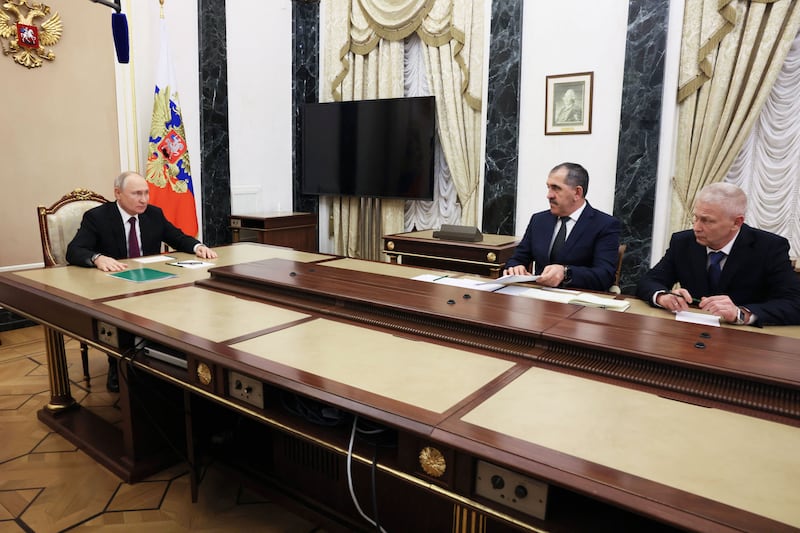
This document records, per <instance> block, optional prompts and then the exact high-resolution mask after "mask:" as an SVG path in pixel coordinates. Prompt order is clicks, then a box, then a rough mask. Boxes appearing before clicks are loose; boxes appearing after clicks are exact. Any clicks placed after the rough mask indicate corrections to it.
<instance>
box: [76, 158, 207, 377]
mask: <svg viewBox="0 0 800 533" xmlns="http://www.w3.org/2000/svg"><path fill="white" fill-rule="evenodd" d="M114 197H115V198H116V199H117V201H116V202H109V203H106V204H102V205H99V206H97V207H95V208H93V209H90V210H89V211H87V212H86V213H84V215H83V220H81V225H80V227H79V228H78V233H77V234H76V235H75V237H74V238H73V239H72V241H71V242H70V243H69V245H68V246H67V262H69V263H70V264H71V265H78V266H84V267H96V268H98V269H100V270H103V271H105V272H118V271H120V270H125V269H126V268H128V265H126V264H125V263H123V262H121V261H120V260H121V259H124V258H129V257H138V256H142V255H155V254H158V253H161V243H162V242H165V243H167V244H168V245H169V246H171V247H172V248H174V249H176V250H179V251H181V252H188V253H193V254H195V255H197V257H200V258H203V259H212V258H214V257H217V254H216V252H214V250H212V249H210V248H208V247H207V246H206V245H204V244H203V243H201V242H200V241H198V240H197V239H195V238H193V237H190V236H188V235H186V234H184V233H183V232H182V231H181V230H179V229H178V228H176V227H175V226H173V225H172V224H171V223H170V222H169V221H168V220H167V219H166V217H165V216H164V213H163V212H162V211H161V209H160V208H158V207H155V206H152V205H148V202H149V200H150V192H149V189H148V186H147V181H146V180H145V179H144V178H143V177H142V176H140V175H139V174H137V173H136V172H123V173H122V174H120V175H119V176H118V177H117V179H116V180H114ZM108 363H109V368H108V379H107V381H106V387H107V388H108V389H109V390H111V391H114V392H116V391H118V390H119V381H118V378H117V360H116V359H114V358H112V357H109V358H108Z"/></svg>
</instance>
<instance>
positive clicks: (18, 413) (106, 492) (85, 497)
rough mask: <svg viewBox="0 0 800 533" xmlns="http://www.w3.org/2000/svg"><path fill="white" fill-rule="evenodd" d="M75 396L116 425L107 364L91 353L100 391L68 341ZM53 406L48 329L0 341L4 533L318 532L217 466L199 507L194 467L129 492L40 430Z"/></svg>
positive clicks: (0, 516)
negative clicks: (44, 411) (43, 412)
mask: <svg viewBox="0 0 800 533" xmlns="http://www.w3.org/2000/svg"><path fill="white" fill-rule="evenodd" d="M66 349H67V359H68V364H69V371H70V378H71V380H72V395H73V397H74V398H75V399H76V401H78V402H80V403H81V405H83V406H86V407H88V408H90V409H92V411H94V412H95V413H97V414H98V415H100V416H102V417H104V418H106V419H107V420H110V421H112V422H113V421H118V419H119V411H118V409H117V408H116V406H115V402H116V396H117V395H116V394H112V393H108V392H106V390H105V377H106V376H105V374H106V371H107V368H108V364H107V362H106V356H105V355H104V354H103V353H101V352H98V351H95V350H92V349H90V352H89V354H90V355H89V369H90V373H91V379H92V382H91V384H92V386H91V387H87V386H86V384H85V383H84V382H83V379H82V375H81V374H82V372H81V363H80V353H79V346H78V343H77V342H76V341H75V340H72V339H67V342H66ZM49 399H50V392H49V380H48V376H47V357H46V355H45V345H44V340H43V332H42V328H41V327H39V326H35V327H27V328H23V329H16V330H11V331H4V332H0V533H12V532H13V533H17V532H35V533H48V532H55V531H79V532H85V531H104V532H106V531H111V532H117V531H137V532H140V531H143V530H145V529H149V530H151V531H154V532H155V531H158V532H159V533H161V532H173V531H175V532H179V531H199V532H217V531H259V532H266V533H272V532H275V533H294V532H297V533H311V532H315V533H320V532H322V529H320V528H319V527H318V526H317V525H316V524H314V523H312V522H310V521H309V520H307V519H305V518H304V517H302V516H299V515H297V514H293V513H292V512H290V511H288V510H287V509H285V508H283V507H281V506H280V505H277V504H275V503H272V502H270V501H267V500H265V499H264V498H263V497H261V496H260V495H257V494H254V493H252V492H250V491H248V490H247V489H245V488H244V487H242V486H241V485H240V484H239V482H238V481H235V480H231V479H228V478H227V476H226V474H225V473H224V471H222V470H217V469H215V468H214V467H213V465H212V466H211V467H209V469H208V470H207V471H206V473H205V476H204V479H203V482H202V483H201V485H200V491H199V499H198V502H197V503H194V504H193V503H192V501H191V496H190V487H189V474H188V468H187V466H186V465H175V466H173V467H171V468H168V469H167V470H164V471H162V472H160V473H159V474H157V475H155V476H152V477H150V478H148V479H146V480H144V481H141V482H139V483H136V484H133V485H129V484H127V483H124V482H122V481H120V479H119V478H117V477H116V476H115V475H114V474H112V473H111V472H109V471H108V470H106V469H105V468H104V467H102V466H100V465H99V464H97V463H96V462H94V460H92V459H91V458H89V457H88V456H87V455H86V454H84V453H83V452H81V451H80V450H78V449H77V448H76V447H75V446H74V445H73V444H71V443H70V442H68V441H67V440H65V439H64V438H62V437H61V436H60V435H59V434H57V433H54V432H53V431H51V430H50V429H49V428H48V427H47V426H45V425H44V424H42V423H41V422H39V420H38V419H37V417H36V412H37V411H38V410H39V409H41V408H42V407H43V406H44V405H45V404H46V403H47V402H48V400H49Z"/></svg>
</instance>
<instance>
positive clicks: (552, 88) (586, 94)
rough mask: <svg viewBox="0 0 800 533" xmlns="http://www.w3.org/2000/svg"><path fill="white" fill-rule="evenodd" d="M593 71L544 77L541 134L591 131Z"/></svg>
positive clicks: (567, 133)
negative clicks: (544, 87) (542, 129)
mask: <svg viewBox="0 0 800 533" xmlns="http://www.w3.org/2000/svg"><path fill="white" fill-rule="evenodd" d="M593 81H594V72H578V73H575V74H558V75H554V76H547V77H546V84H547V87H546V90H545V104H544V134H545V135H569V134H575V133H592V85H593Z"/></svg>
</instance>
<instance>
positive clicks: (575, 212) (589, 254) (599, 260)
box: [504, 163, 620, 291]
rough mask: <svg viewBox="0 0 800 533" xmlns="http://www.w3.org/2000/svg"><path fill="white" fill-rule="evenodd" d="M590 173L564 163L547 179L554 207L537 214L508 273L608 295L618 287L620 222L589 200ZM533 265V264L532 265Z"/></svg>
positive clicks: (506, 270) (574, 165) (554, 285)
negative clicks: (535, 276) (592, 204)
mask: <svg viewBox="0 0 800 533" xmlns="http://www.w3.org/2000/svg"><path fill="white" fill-rule="evenodd" d="M588 189H589V173H588V172H587V171H586V169H585V168H583V167H582V166H581V165H578V164H576V163H562V164H560V165H558V166H556V167H555V168H553V170H551V171H550V174H549V175H548V176H547V200H548V201H549V202H550V209H549V210H548V211H542V212H539V213H535V214H534V215H533V216H532V217H531V220H530V222H529V223H528V228H527V229H526V230H525V235H524V236H523V237H522V240H521V241H520V243H519V244H518V245H517V249H516V250H515V251H514V255H513V257H511V259H509V261H508V262H507V263H506V268H505V271H504V273H505V274H518V275H520V274H529V273H530V272H529V271H528V269H529V268H531V270H532V271H533V273H534V274H538V275H539V279H538V280H537V283H539V284H541V285H546V286H548V287H575V288H581V289H592V290H598V291H606V290H608V289H609V288H610V287H611V285H612V284H613V283H614V276H615V274H616V270H617V256H618V254H619V234H620V223H619V220H617V219H616V218H614V217H612V216H610V215H607V214H606V213H603V212H602V211H598V210H597V209H594V208H593V207H592V206H591V205H589V202H587V201H586V192H587V191H588ZM531 264H532V265H533V266H531Z"/></svg>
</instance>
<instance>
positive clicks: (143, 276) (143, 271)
mask: <svg viewBox="0 0 800 533" xmlns="http://www.w3.org/2000/svg"><path fill="white" fill-rule="evenodd" d="M109 276H114V277H115V278H120V279H127V280H128V281H135V282H136V283H141V282H143V281H155V280H158V279H167V278H174V277H176V276H175V274H170V273H169V272H161V271H160V270H154V269H152V268H135V269H131V270H123V271H122V272H114V273H112V274H109Z"/></svg>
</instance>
